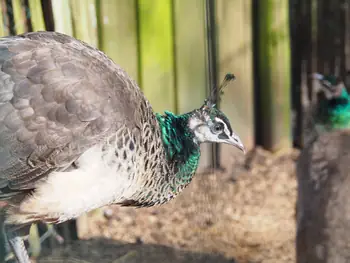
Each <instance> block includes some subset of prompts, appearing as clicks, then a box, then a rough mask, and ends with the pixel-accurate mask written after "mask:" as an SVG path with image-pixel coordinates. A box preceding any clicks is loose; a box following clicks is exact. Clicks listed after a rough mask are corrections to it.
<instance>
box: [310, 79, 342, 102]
mask: <svg viewBox="0 0 350 263" xmlns="http://www.w3.org/2000/svg"><path fill="white" fill-rule="evenodd" d="M312 78H313V79H314V80H318V82H319V84H320V85H317V86H316V89H315V92H316V93H317V94H322V98H323V99H325V100H332V99H337V98H340V97H342V96H344V95H345V94H346V95H347V91H346V88H345V85H344V82H343V81H342V80H341V78H340V77H338V76H334V75H322V74H320V73H314V74H312Z"/></svg>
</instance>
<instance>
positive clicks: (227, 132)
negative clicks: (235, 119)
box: [215, 117, 230, 134]
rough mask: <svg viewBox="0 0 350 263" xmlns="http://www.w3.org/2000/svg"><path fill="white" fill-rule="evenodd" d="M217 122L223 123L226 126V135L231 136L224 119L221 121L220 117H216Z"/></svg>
mask: <svg viewBox="0 0 350 263" xmlns="http://www.w3.org/2000/svg"><path fill="white" fill-rule="evenodd" d="M215 121H216V122H221V123H222V124H223V125H224V130H225V133H226V134H230V131H229V129H228V128H227V124H226V123H225V122H224V121H223V120H222V119H220V118H218V117H215Z"/></svg>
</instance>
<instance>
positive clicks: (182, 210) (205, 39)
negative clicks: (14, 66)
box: [0, 0, 350, 262]
mask: <svg viewBox="0 0 350 263" xmlns="http://www.w3.org/2000/svg"><path fill="white" fill-rule="evenodd" d="M0 7H1V12H0V19H1V21H2V23H0V35H1V36H6V35H15V34H20V33H23V32H27V31H38V30H49V31H52V30H55V31H58V32H62V33H66V34H68V35H72V36H74V37H76V38H78V39H81V40H83V41H86V42H87V43H89V44H91V45H93V46H95V47H97V48H99V49H101V50H103V51H104V52H106V53H107V54H108V55H109V56H110V57H111V58H112V59H113V60H114V61H115V62H116V63H118V64H120V65H121V66H122V67H123V68H124V69H125V70H126V71H127V72H128V73H129V75H130V76H131V77H132V78H134V79H135V80H137V82H138V83H139V85H140V87H141V89H142V90H143V91H144V93H145V95H146V97H147V98H148V99H149V100H150V102H151V104H152V105H153V108H154V110H155V111H157V112H163V111H164V110H170V111H173V112H176V113H183V112H186V111H190V110H192V109H193V108H196V107H199V106H200V105H201V104H202V103H203V100H204V99H205V97H206V96H207V94H208V93H209V91H210V89H212V88H213V86H214V85H217V84H218V83H219V82H220V81H221V80H222V79H223V77H224V75H225V74H226V73H227V72H231V73H234V74H235V75H236V77H237V80H236V81H235V82H234V83H233V84H232V85H230V86H229V87H228V88H226V90H225V92H224V95H223V97H222V101H221V103H220V107H221V108H222V109H223V111H224V112H225V113H226V114H227V115H228V117H229V119H230V120H231V123H232V126H233V127H234V129H235V130H236V132H237V133H238V134H239V135H240V137H241V138H242V139H243V141H244V143H245V145H246V146H247V148H248V150H250V153H249V154H248V156H247V157H246V158H243V157H242V156H240V154H239V153H237V151H236V150H235V149H232V148H229V147H226V146H225V145H221V146H219V147H217V146H212V145H204V146H203V149H202V152H203V153H202V158H201V165H200V169H199V175H198V176H197V177H196V179H195V181H194V182H193V185H191V186H190V188H188V189H186V191H185V193H184V194H183V196H181V197H179V200H175V201H174V202H172V203H171V204H169V205H166V206H165V207H162V208H152V209H148V210H147V209H140V210H133V209H129V208H115V207H113V208H106V209H100V210H97V211H95V212H92V213H89V214H88V215H84V216H82V217H81V218H79V219H78V224H76V222H75V221H74V222H69V223H66V224H62V225H60V226H58V227H57V228H58V229H59V231H60V234H61V235H62V236H63V237H64V239H65V241H66V242H65V243H67V244H68V243H69V242H70V241H71V240H75V239H77V238H78V236H79V238H81V239H90V238H104V239H103V240H100V239H98V240H97V241H96V240H95V241H89V242H90V243H79V242H78V243H76V244H78V245H74V246H73V247H70V246H63V247H62V246H58V244H57V241H55V239H54V238H50V239H49V240H46V241H45V242H41V244H40V242H39V240H38V235H40V234H42V233H43V232H45V229H46V226H45V225H40V226H39V230H40V231H39V233H38V235H35V234H36V233H35V231H32V239H31V246H32V248H33V255H34V256H38V255H45V253H46V256H47V257H48V258H46V260H47V261H45V262H53V259H52V258H51V259H50V255H51V254H52V253H53V255H56V254H57V255H56V256H58V257H59V256H61V257H62V256H64V255H66V256H67V257H66V258H70V257H72V258H73V257H76V258H77V259H76V260H78V259H79V258H80V259H81V260H87V261H89V257H91V258H93V257H94V255H95V259H94V260H93V259H91V260H90V262H96V261H97V259H98V258H99V257H102V259H101V260H100V262H156V260H157V259H154V258H153V259H152V257H151V258H147V256H143V255H152V256H154V255H165V256H164V257H165V259H164V258H162V256H160V259H158V260H159V261H160V262H166V261H164V260H166V259H167V260H168V262H235V261H234V258H235V259H236V260H238V261H239V262H284V260H286V261H285V262H291V260H293V259H294V247H293V246H294V243H293V242H294V201H295V186H296V183H295V176H294V160H295V158H296V156H297V152H298V150H296V148H300V147H302V146H303V137H304V136H303V112H304V110H305V107H306V105H307V101H308V100H309V99H310V98H311V96H312V92H311V88H312V83H311V81H310V79H308V74H310V73H312V72H315V71H319V72H321V73H334V74H338V75H341V76H345V73H346V72H347V71H348V70H349V69H350V65H349V63H350V54H349V53H350V45H349V44H350V17H349V16H350V0H332V1H328V0H289V1H288V0H217V1H214V0H0ZM263 149H264V150H263ZM219 168H224V169H219ZM140 211H141V212H140ZM177 215H178V217H179V218H177ZM152 218H153V219H152ZM152 220H153V221H152ZM167 221H168V222H171V223H169V224H167V223H166V222H167ZM145 222H147V223H145ZM196 225H199V227H198V229H197V230H196V228H195V227H194V226H196ZM177 228H179V230H178V231H177V230H176V229H177ZM180 228H181V229H180ZM111 229H113V230H111ZM193 231H194V232H193ZM33 233H34V234H33ZM174 233H175V234H174ZM176 233H178V237H176ZM154 234H156V236H157V235H160V236H161V237H160V238H158V237H153V236H152V235H154ZM187 235H188V236H187ZM251 235H252V236H251ZM105 239H112V240H118V242H122V244H123V245H120V244H119V243H118V244H117V243H115V244H114V243H113V244H112V243H111V244H110V243H108V242H110V240H109V241H107V240H105ZM86 242H88V241H86ZM106 242H107V243H108V244H107V243H106ZM123 242H124V243H123ZM79 244H81V245H79ZM146 244H147V245H146ZM129 245H130V247H128V246H129ZM158 245H159V247H158ZM77 246H78V247H77ZM79 246H80V247H79ZM125 246H126V247H125ZM144 246H146V248H144ZM163 246H167V247H163ZM106 247H107V248H108V247H111V250H112V251H114V253H115V254H113V252H111V253H109V252H108V251H107V252H106V251H105V250H104V249H102V248H106ZM148 247H149V249H148ZM93 248H96V251H97V252H93V251H94V249H93ZM101 249H102V250H101ZM130 249H131V251H136V256H135V255H134V254H133V252H132V253H131V254H128V253H127V252H126V251H129V250H130ZM144 249H145V250H144ZM177 249H184V250H185V251H187V252H186V253H187V254H186V253H185V252H179V253H180V254H179V255H180V256H179V255H178V254H177V253H178V252H177ZM43 251H44V252H43ZM45 251H46V252H45ZM74 251H75V252H74ZM77 251H81V253H80V254H79V253H78V252H77ZM144 251H146V252H144ZM149 251H151V252H149ZM181 251H182V250H181ZM188 251H192V252H193V251H195V252H196V253H199V254H198V255H197V254H191V253H192V252H188ZM124 252H125V253H126V256H125V255H124ZM214 252H215V253H219V254H220V255H217V256H213V255H211V254H210V253H214ZM50 253H51V254H50ZM55 253H56V254H55ZM65 253H66V254H65ZM84 253H85V254H84ZM94 253H95V254H94ZM147 253H148V254H147ZM188 253H189V254H188ZM193 253H194V252H193ZM203 253H204V255H203ZM208 253H209V254H208ZM103 255H109V257H107V256H106V258H105V261H104V260H103ZM122 255H124V256H125V258H123V257H122V258H121V259H120V256H122ZM130 255H131V257H130V258H129V257H128V256H130ZM140 255H141V256H140ZM171 255H174V257H175V258H172V259H171ZM51 256H52V255H51ZM216 257H217V258H216ZM42 260H45V258H44V259H42ZM62 260H63V259H62ZM62 260H61V261H62ZM117 260H121V261H117ZM122 260H124V261H122ZM132 260H134V261H132ZM135 260H136V261H135ZM142 260H144V261H142ZM181 260H183V261H181ZM220 260H221V261H220ZM64 261H65V262H70V261H68V259H65V260H64ZM43 262H44V261H43ZM55 262H60V261H55ZM72 262H73V261H72ZM74 262H79V261H74ZM83 262H84V261H83Z"/></svg>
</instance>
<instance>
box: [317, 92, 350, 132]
mask: <svg viewBox="0 0 350 263" xmlns="http://www.w3.org/2000/svg"><path fill="white" fill-rule="evenodd" d="M317 124H318V125H321V126H323V127H324V128H326V129H330V130H334V129H347V128H350V97H349V94H348V92H347V91H346V89H345V88H343V90H342V93H341V95H340V96H339V97H337V98H333V99H331V100H324V101H322V102H321V103H320V108H319V113H318V115H317Z"/></svg>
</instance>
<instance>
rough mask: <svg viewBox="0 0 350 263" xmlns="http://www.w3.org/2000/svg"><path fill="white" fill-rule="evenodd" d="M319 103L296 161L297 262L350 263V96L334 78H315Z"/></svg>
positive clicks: (312, 112)
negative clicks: (311, 128)
mask: <svg viewBox="0 0 350 263" xmlns="http://www.w3.org/2000/svg"><path fill="white" fill-rule="evenodd" d="M313 76H314V78H315V79H316V81H317V82H318V84H319V85H317V89H316V95H317V99H316V100H315V101H314V103H313V105H312V107H311V110H310V112H309V115H308V116H307V117H308V119H309V122H308V123H309V126H313V133H311V130H309V132H308V134H306V137H309V138H308V141H307V142H306V144H305V147H304V149H303V150H302V152H301V155H300V157H299V160H298V163H297V179H298V198H297V237H296V239H297V242H296V246H297V247H296V249H297V263H310V262H318V263H321V262H322V263H326V262H327V263H345V262H350V247H349V244H350V199H349V193H350V95H349V93H348V91H347V89H346V85H345V84H344V82H343V81H342V80H341V79H340V78H339V77H335V76H323V75H321V74H313Z"/></svg>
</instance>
